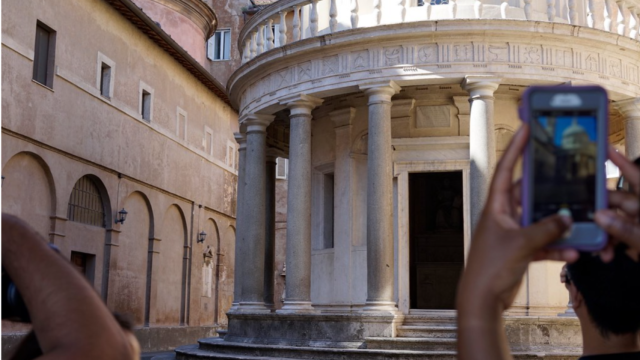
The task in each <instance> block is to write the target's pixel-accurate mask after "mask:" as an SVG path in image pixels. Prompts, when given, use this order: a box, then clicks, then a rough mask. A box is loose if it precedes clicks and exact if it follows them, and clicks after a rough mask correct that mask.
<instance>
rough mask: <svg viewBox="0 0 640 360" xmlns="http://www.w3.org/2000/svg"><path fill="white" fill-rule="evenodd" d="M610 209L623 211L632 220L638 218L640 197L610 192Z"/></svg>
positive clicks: (623, 192)
mask: <svg viewBox="0 0 640 360" xmlns="http://www.w3.org/2000/svg"><path fill="white" fill-rule="evenodd" d="M609 207H610V208H616V209H621V210H622V211H624V212H625V213H626V214H627V215H629V216H630V217H631V218H636V217H637V216H638V211H640V201H639V200H638V195H634V194H631V193H628V192H626V191H610V192H609Z"/></svg>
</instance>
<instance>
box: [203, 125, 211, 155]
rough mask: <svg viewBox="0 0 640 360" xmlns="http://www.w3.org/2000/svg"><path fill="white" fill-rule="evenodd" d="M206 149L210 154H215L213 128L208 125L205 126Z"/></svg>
mask: <svg viewBox="0 0 640 360" xmlns="http://www.w3.org/2000/svg"><path fill="white" fill-rule="evenodd" d="M204 151H205V152H206V153H207V154H208V155H213V130H211V129H210V128H209V127H208V126H205V127H204Z"/></svg>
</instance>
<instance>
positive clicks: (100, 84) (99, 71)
mask: <svg viewBox="0 0 640 360" xmlns="http://www.w3.org/2000/svg"><path fill="white" fill-rule="evenodd" d="M103 65H107V66H108V67H109V68H110V75H109V91H108V92H107V95H105V94H104V92H103V82H102V80H103V76H102V69H103ZM96 66H97V70H96V88H97V89H98V92H99V93H100V95H101V96H102V97H103V98H105V99H107V100H111V99H112V98H113V90H114V86H113V84H114V81H115V75H116V63H115V61H113V60H111V59H109V58H108V57H107V56H106V55H105V54H103V53H101V52H99V51H98V61H97V64H96Z"/></svg>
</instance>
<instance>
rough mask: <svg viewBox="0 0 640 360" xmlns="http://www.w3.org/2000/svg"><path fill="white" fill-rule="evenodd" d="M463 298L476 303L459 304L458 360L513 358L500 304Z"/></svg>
mask: <svg viewBox="0 0 640 360" xmlns="http://www.w3.org/2000/svg"><path fill="white" fill-rule="evenodd" d="M463 296H465V297H467V299H469V298H470V299H474V301H459V302H458V359H461V360H473V359H480V360H483V359H492V360H502V359H511V358H512V357H511V351H510V349H509V343H508V341H507V337H506V334H505V330H504V322H503V320H502V309H501V308H500V307H499V305H498V303H497V302H493V303H491V302H484V301H482V300H480V299H479V298H478V297H474V296H472V295H463ZM468 296H470V297H468Z"/></svg>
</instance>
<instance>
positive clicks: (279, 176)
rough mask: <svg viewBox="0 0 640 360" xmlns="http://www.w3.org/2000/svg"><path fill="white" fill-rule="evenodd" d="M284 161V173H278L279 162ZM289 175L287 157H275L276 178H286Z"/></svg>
mask: <svg viewBox="0 0 640 360" xmlns="http://www.w3.org/2000/svg"><path fill="white" fill-rule="evenodd" d="M281 161H284V175H278V169H279V168H280V162H281ZM288 176H289V159H286V158H281V157H278V158H276V179H280V180H287V177H288Z"/></svg>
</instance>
